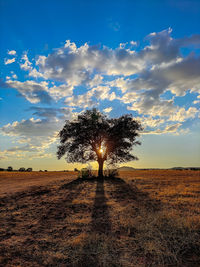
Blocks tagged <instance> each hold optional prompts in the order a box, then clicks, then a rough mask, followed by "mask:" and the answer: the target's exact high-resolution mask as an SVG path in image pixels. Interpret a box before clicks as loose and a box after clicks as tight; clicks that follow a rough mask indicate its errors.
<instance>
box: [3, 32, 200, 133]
mask: <svg viewBox="0 0 200 267" xmlns="http://www.w3.org/2000/svg"><path fill="white" fill-rule="evenodd" d="M146 41H147V42H148V44H147V45H146V46H144V47H142V48H139V47H138V46H137V50H135V46H136V45H138V43H137V42H136V41H131V42H129V43H121V44H120V45H119V46H118V47H117V48H115V49H111V48H109V47H106V46H101V45H89V44H88V43H85V44H83V45H81V46H79V47H78V46H77V45H76V44H75V43H74V42H72V41H70V40H66V42H65V44H64V45H63V46H62V47H60V48H57V49H54V50H53V52H52V53H50V54H48V55H46V56H45V55H38V56H37V57H36V58H35V59H29V58H28V54H27V53H26V52H25V53H24V54H23V56H22V59H21V63H20V67H21V69H22V70H24V71H26V72H27V74H28V76H29V77H32V79H33V80H26V81H24V82H20V81H17V80H11V78H10V76H9V77H8V79H7V81H6V82H5V85H6V86H7V87H10V88H15V89H17V90H18V92H19V93H20V94H21V95H22V96H24V97H25V98H26V99H27V100H28V101H29V102H31V103H33V104H36V103H39V102H41V103H50V102H52V101H59V100H61V99H62V100H63V101H64V103H65V104H67V105H68V106H70V107H81V108H87V107H92V106H94V105H98V104H99V103H100V102H101V101H105V100H106V101H110V102H111V101H113V100H116V99H117V100H120V101H121V102H122V103H123V104H125V105H126V107H127V109H128V110H130V111H132V112H134V113H135V114H136V116H138V117H139V116H140V117H141V118H142V119H143V123H144V124H145V127H150V128H155V129H154V130H155V131H157V132H158V133H159V131H160V132H163V133H164V132H166V131H167V132H173V131H172V130H175V129H177V130H178V129H179V128H180V127H181V125H180V124H175V125H176V126H177V127H174V128H170V127H171V126H169V128H167V127H168V126H166V121H172V122H177V123H180V122H181V123H183V122H184V121H186V120H188V119H195V118H196V114H197V113H198V112H197V109H196V108H194V107H192V106H189V107H188V108H187V110H186V109H185V108H183V107H179V106H177V104H176V101H175V99H176V98H177V97H183V96H184V95H185V94H186V93H200V57H199V55H198V53H197V54H196V53H195V51H196V50H195V49H196V48H199V46H200V35H199V34H196V35H192V36H187V37H184V38H179V39H175V38H173V37H172V29H170V28H169V29H166V30H163V31H161V32H153V33H150V34H149V35H148V36H147V37H146ZM184 47H189V48H190V51H192V52H190V53H188V54H183V53H182V50H183V48H184ZM188 51H189V50H188ZM11 76H12V78H15V79H16V78H17V77H14V76H13V75H11ZM35 79H36V80H35ZM79 89H80V91H79ZM78 92H80V93H79V94H78ZM166 92H170V93H171V95H172V97H171V98H170V99H169V98H165V93H166ZM191 104H192V103H191ZM193 104H195V105H196V104H198V99H197V100H195V102H193ZM105 110H106V111H105V112H109V110H108V109H105ZM48 112H49V113H50V117H51V115H52V116H53V112H54V113H55V114H57V115H55V114H54V115H55V116H57V117H58V118H61V117H62V116H63V114H62V112H61V111H59V112H58V111H56V110H55V109H54V110H49V111H48ZM36 114H37V115H38V116H39V114H40V116H43V115H44V112H43V111H42V110H37V111H36V110H35V115H36ZM42 114H43V115H42ZM137 114H138V115H137ZM42 118H43V117H42ZM47 118H49V117H48V116H47V114H46V119H47ZM38 123H39V122H38ZM163 125H164V126H166V128H165V129H164V128H163V127H164V126H163ZM157 126H159V127H161V128H159V129H161V130H159V129H157V128H156V127H157ZM147 129H148V128H147ZM179 131H180V129H179Z"/></svg>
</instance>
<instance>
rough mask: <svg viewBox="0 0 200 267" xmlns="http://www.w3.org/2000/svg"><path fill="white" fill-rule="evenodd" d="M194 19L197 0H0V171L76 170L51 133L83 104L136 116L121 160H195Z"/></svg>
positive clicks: (197, 69)
mask: <svg viewBox="0 0 200 267" xmlns="http://www.w3.org/2000/svg"><path fill="white" fill-rule="evenodd" d="M199 25H200V1H199V0H190V1H189V0H186V1H185V0H182V1H176V0H173V1H172V0H168V1H165V0H163V1H159V0H151V1H149V0H148V1H145V0H140V1H139V0H138V1H137V0H136V1H133V0H132V1H131V0H129V1H128V0H123V1H122V0H110V1H109V0H107V1H104V0H103V1H96V0H93V1H92V0H85V1H80V0H79V1H71V0H66V1H64V0H63V1H62V0H57V1H55V0H48V1H47V0H43V1H38V0H34V1H33V0H29V1H25V0H24V1H22V0H18V1H16V0H0V34H1V38H0V116H1V120H0V160H1V163H0V167H1V168H7V167H8V166H12V167H13V168H15V169H18V168H20V167H25V168H28V167H32V168H33V169H34V170H40V169H42V170H44V169H47V170H67V169H68V170H70V169H73V168H75V167H78V168H81V167H82V166H81V165H80V164H68V163H66V161H65V159H64V158H63V159H60V160H58V159H57V157H56V150H57V146H58V144H59V139H58V132H59V131H60V130H61V129H62V127H63V126H64V123H65V120H73V119H75V118H76V116H77V115H78V114H80V113H81V112H84V111H85V110H86V109H91V108H92V107H96V108H98V109H99V110H100V111H101V112H103V113H104V114H106V115H107V116H108V117H119V116H121V115H123V114H127V113H128V114H130V113H131V114H132V115H133V117H134V118H135V119H137V120H139V121H140V122H141V124H142V126H143V128H144V130H143V132H142V133H141V135H140V137H139V141H141V142H142V145H141V146H137V147H135V148H134V150H133V154H134V155H136V156H137V157H138V158H139V160H138V161H133V162H127V163H126V164H123V165H126V166H132V167H134V168H170V167H175V166H176V167H177V166H182V167H187V166H193V167H197V166H199V162H200V136H199V132H200V122H199V118H200V112H199V104H200V28H199ZM92 166H93V168H96V167H97V165H95V163H94V164H93V163H92Z"/></svg>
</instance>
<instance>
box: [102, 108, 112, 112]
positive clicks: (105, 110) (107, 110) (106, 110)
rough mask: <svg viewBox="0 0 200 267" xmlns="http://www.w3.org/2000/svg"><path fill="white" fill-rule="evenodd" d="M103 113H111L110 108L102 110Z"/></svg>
mask: <svg viewBox="0 0 200 267" xmlns="http://www.w3.org/2000/svg"><path fill="white" fill-rule="evenodd" d="M103 111H104V112H106V113H109V112H111V111H112V107H109V108H105V109H103Z"/></svg>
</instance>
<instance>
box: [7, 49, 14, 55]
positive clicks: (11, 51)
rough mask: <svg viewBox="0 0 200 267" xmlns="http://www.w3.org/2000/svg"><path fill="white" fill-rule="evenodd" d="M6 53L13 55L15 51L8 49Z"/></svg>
mask: <svg viewBox="0 0 200 267" xmlns="http://www.w3.org/2000/svg"><path fill="white" fill-rule="evenodd" d="M8 55H11V56H14V55H16V51H15V50H10V51H8Z"/></svg>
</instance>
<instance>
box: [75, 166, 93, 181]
mask: <svg viewBox="0 0 200 267" xmlns="http://www.w3.org/2000/svg"><path fill="white" fill-rule="evenodd" d="M78 177H79V178H83V179H88V178H91V177H92V172H91V170H90V169H88V168H83V169H81V171H79V175H78Z"/></svg>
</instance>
